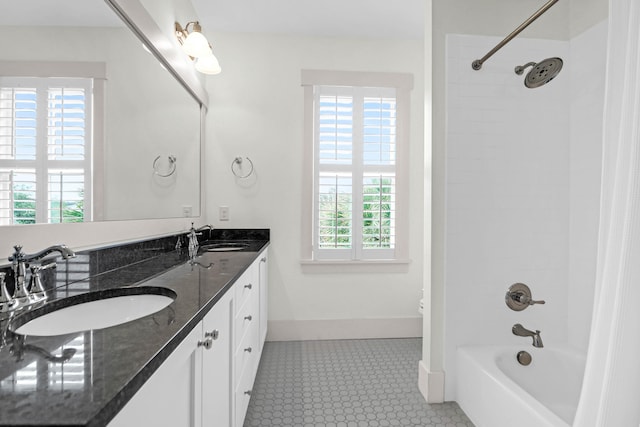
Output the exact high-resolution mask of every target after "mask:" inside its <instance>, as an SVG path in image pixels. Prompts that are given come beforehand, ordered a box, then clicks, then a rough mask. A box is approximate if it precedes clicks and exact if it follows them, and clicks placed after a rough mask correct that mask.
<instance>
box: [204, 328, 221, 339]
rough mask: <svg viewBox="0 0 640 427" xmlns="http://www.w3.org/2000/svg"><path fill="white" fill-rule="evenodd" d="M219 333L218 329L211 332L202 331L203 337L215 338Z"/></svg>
mask: <svg viewBox="0 0 640 427" xmlns="http://www.w3.org/2000/svg"><path fill="white" fill-rule="evenodd" d="M219 335H220V331H218V330H217V329H214V330H213V331H211V332H205V333H204V337H205V338H213V339H214V340H217V339H218V336H219Z"/></svg>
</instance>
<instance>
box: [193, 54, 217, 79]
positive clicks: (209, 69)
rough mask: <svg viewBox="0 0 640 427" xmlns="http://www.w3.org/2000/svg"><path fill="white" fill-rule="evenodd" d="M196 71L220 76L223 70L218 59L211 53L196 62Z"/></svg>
mask: <svg viewBox="0 0 640 427" xmlns="http://www.w3.org/2000/svg"><path fill="white" fill-rule="evenodd" d="M196 70H198V71H200V72H201V73H202V74H220V72H221V71H222V68H221V67H220V63H219V62H218V58H216V57H215V55H214V54H213V52H211V53H210V54H209V55H206V56H201V57H200V58H198V60H197V61H196Z"/></svg>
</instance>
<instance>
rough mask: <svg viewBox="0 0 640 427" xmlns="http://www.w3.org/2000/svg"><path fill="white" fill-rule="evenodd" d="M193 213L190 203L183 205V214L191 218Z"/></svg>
mask: <svg viewBox="0 0 640 427" xmlns="http://www.w3.org/2000/svg"><path fill="white" fill-rule="evenodd" d="M192 214H193V208H192V207H191V206H190V205H184V206H182V216H184V217H186V218H189V217H191V215H192Z"/></svg>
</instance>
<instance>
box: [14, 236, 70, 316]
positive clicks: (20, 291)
mask: <svg viewBox="0 0 640 427" xmlns="http://www.w3.org/2000/svg"><path fill="white" fill-rule="evenodd" d="M13 249H14V253H13V255H11V256H10V257H9V261H11V269H12V270H13V279H14V283H15V287H14V291H13V297H12V298H11V300H12V301H13V303H14V305H13V307H12V309H16V308H18V307H20V306H24V305H29V304H32V303H34V302H37V301H41V300H42V299H44V297H45V294H44V289H42V285H41V283H40V277H39V272H40V270H42V269H44V268H51V267H53V266H55V265H50V264H48V265H47V266H46V267H40V268H32V269H31V270H32V283H31V285H32V290H33V291H35V294H31V293H30V290H29V289H28V288H27V286H26V284H25V278H26V270H27V267H28V266H29V263H30V262H33V261H38V260H40V259H42V258H44V257H46V256H47V255H49V254H52V253H54V252H58V253H59V254H60V255H62V258H64V259H67V258H73V257H75V256H76V254H75V253H74V252H73V251H72V250H71V249H69V248H68V247H66V246H65V245H54V246H49V247H48V248H46V249H43V250H41V251H40V252H36V253H34V254H25V253H24V252H22V246H19V245H16V246H14V247H13ZM34 275H35V277H34ZM34 285H35V287H34Z"/></svg>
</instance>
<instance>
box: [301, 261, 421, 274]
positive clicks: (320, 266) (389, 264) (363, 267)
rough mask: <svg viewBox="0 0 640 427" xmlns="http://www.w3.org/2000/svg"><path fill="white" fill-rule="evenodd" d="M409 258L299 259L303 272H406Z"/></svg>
mask: <svg viewBox="0 0 640 427" xmlns="http://www.w3.org/2000/svg"><path fill="white" fill-rule="evenodd" d="M410 263H411V260H410V259H371V260H361V261H354V260H348V261H341V260H322V261H317V260H312V259H303V260H301V261H300V266H301V267H302V272H303V273H407V272H408V271H409V264H410Z"/></svg>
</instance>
